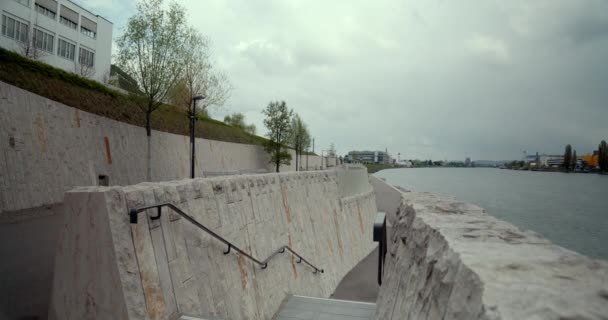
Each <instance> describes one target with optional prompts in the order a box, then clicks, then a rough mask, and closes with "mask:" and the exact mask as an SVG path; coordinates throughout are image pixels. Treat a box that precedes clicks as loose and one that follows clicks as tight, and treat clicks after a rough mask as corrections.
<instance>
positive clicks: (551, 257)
mask: <svg viewBox="0 0 608 320" xmlns="http://www.w3.org/2000/svg"><path fill="white" fill-rule="evenodd" d="M385 187H388V186H387V185H385ZM393 189H394V188H393ZM394 190H396V189H394ZM393 229H394V230H393V232H392V234H393V235H392V238H391V239H390V240H389V242H390V245H389V253H388V254H387V262H386V271H385V275H384V282H383V285H382V287H381V290H380V295H379V298H378V301H377V304H378V309H377V313H376V318H377V319H463V320H464V319H467V320H468V319H513V320H520V319H607V315H608V262H606V261H600V260H593V259H590V258H587V257H585V256H582V255H580V254H577V253H575V252H572V251H570V250H567V249H564V248H562V247H559V246H556V245H554V244H552V243H551V242H549V241H548V240H546V239H544V238H542V237H541V236H539V235H538V234H536V233H534V232H531V231H522V230H519V229H518V228H517V227H515V226H513V225H511V224H509V223H507V222H504V221H501V220H498V219H496V218H494V217H492V216H490V215H488V214H487V213H486V212H485V211H484V210H483V209H482V208H479V207H477V206H475V205H471V204H467V203H462V202H459V201H456V200H455V199H453V198H450V197H446V196H439V195H435V194H430V193H417V192H404V193H402V202H401V203H400V209H399V211H398V215H397V221H396V224H395V225H394V226H393Z"/></svg>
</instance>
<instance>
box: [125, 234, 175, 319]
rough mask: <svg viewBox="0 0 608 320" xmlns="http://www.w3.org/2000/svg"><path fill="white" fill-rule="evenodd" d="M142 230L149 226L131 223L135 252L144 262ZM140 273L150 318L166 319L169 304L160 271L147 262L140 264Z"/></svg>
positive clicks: (139, 259)
mask: <svg viewBox="0 0 608 320" xmlns="http://www.w3.org/2000/svg"><path fill="white" fill-rule="evenodd" d="M142 232H149V230H148V228H142V227H139V226H138V225H131V234H132V235H133V244H134V247H135V254H136V255H137V259H138V261H140V263H142V262H143V261H142V260H141V259H143V257H144V251H145V250H144V246H145V243H146V241H145V239H144V236H143V235H142ZM139 272H140V273H139V274H140V277H141V285H142V287H143V289H144V298H145V299H146V311H147V312H148V317H149V318H150V319H166V315H165V313H166V312H167V306H166V303H165V298H164V296H163V294H162V292H161V288H160V284H159V278H158V273H157V272H154V270H152V269H150V267H149V266H147V265H146V264H145V263H144V264H143V265H140V269H139Z"/></svg>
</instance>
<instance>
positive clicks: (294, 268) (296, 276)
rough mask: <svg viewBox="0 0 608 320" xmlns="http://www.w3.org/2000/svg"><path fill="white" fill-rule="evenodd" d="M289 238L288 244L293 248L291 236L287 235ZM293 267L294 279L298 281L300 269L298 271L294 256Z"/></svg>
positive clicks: (292, 257)
mask: <svg viewBox="0 0 608 320" xmlns="http://www.w3.org/2000/svg"><path fill="white" fill-rule="evenodd" d="M287 237H288V238H287V239H288V241H287V243H288V244H289V247H290V248H291V235H290V234H289V235H287ZM291 266H292V267H293V277H294V278H295V279H297V278H298V269H296V261H295V257H294V255H293V254H292V255H291Z"/></svg>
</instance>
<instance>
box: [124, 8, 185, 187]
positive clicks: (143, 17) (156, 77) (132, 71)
mask: <svg viewBox="0 0 608 320" xmlns="http://www.w3.org/2000/svg"><path fill="white" fill-rule="evenodd" d="M188 29H189V28H188V27H187V25H186V11H185V10H184V8H183V7H182V6H180V5H178V4H177V3H175V2H173V3H171V4H169V6H168V7H167V8H166V9H165V8H164V6H163V0H149V1H143V0H141V1H139V2H138V3H137V12H136V13H135V15H133V16H132V17H130V18H129V20H128V21H127V25H126V27H125V30H124V33H123V34H122V36H120V37H119V38H118V39H117V40H116V46H117V49H118V53H117V55H116V58H117V61H118V66H119V67H120V68H121V69H123V70H124V71H125V72H126V73H127V74H129V75H131V76H132V77H133V78H134V79H135V80H136V81H137V83H138V84H139V87H140V89H141V90H142V92H143V96H144V97H145V99H146V104H145V105H144V107H143V108H142V109H143V111H144V112H145V114H146V134H147V136H148V173H147V176H148V180H150V179H151V176H152V171H151V161H152V153H151V145H150V143H151V140H150V139H151V138H150V136H151V133H152V129H151V125H150V118H151V115H152V112H154V111H155V110H157V109H158V108H159V107H160V106H161V105H162V104H163V101H165V99H166V98H167V94H168V92H169V90H170V89H171V88H172V87H173V86H174V85H175V84H176V82H177V80H178V79H179V77H180V75H181V73H182V71H183V69H184V61H183V57H184V50H183V48H184V47H185V45H186V41H187V39H188V37H187V35H188Z"/></svg>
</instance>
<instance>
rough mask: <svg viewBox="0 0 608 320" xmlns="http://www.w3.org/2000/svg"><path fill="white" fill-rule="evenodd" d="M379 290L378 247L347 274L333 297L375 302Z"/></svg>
mask: <svg viewBox="0 0 608 320" xmlns="http://www.w3.org/2000/svg"><path fill="white" fill-rule="evenodd" d="M379 290H380V286H379V285H378V248H376V250H374V251H372V253H370V254H369V255H368V256H367V257H365V259H363V260H361V262H359V264H357V265H356V266H355V267H354V268H353V269H352V270H351V271H350V272H349V273H347V274H346V276H345V277H344V278H343V279H342V281H340V284H338V287H337V288H336V291H334V293H333V294H332V295H331V298H332V299H343V300H353V301H363V302H373V303H375V302H376V298H378V291H379Z"/></svg>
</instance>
